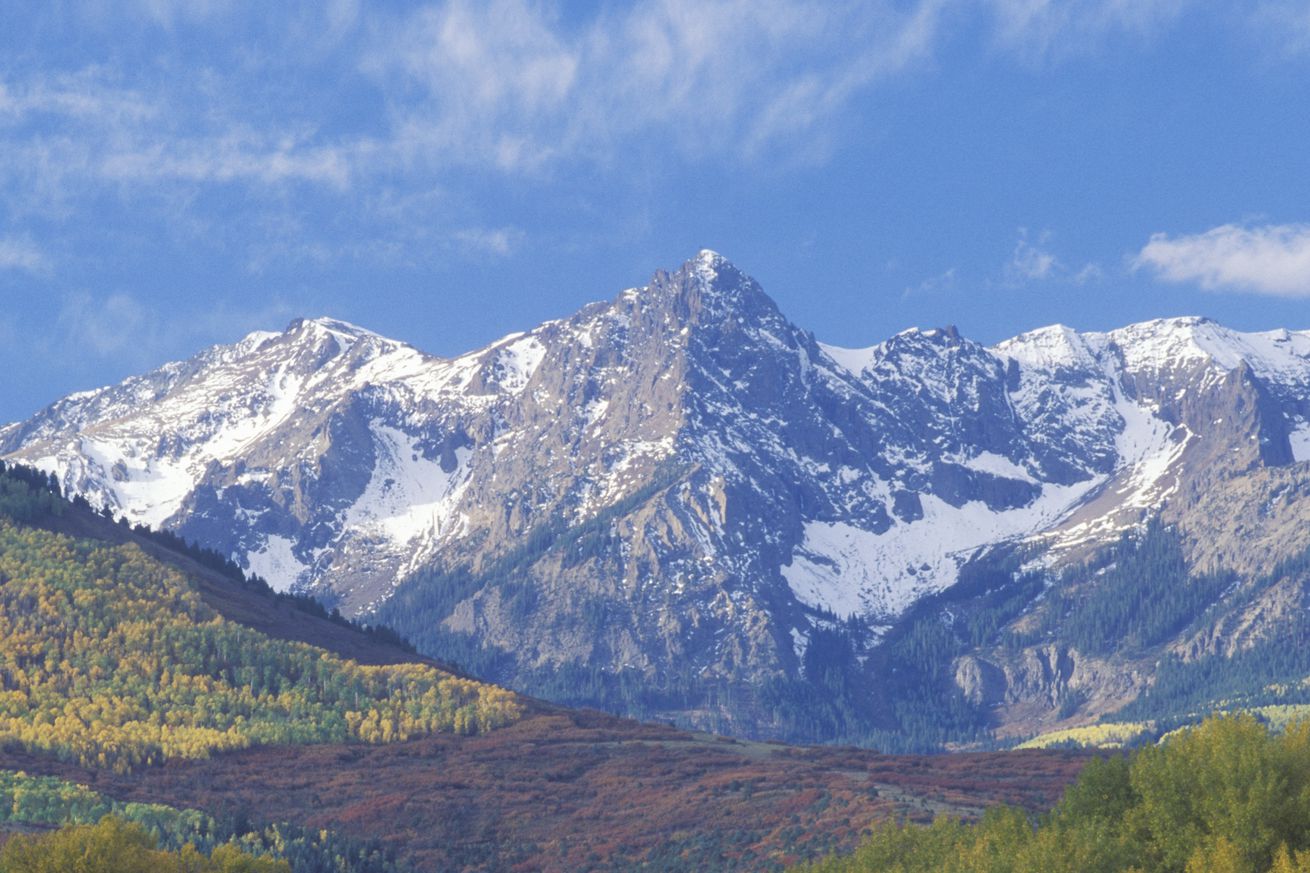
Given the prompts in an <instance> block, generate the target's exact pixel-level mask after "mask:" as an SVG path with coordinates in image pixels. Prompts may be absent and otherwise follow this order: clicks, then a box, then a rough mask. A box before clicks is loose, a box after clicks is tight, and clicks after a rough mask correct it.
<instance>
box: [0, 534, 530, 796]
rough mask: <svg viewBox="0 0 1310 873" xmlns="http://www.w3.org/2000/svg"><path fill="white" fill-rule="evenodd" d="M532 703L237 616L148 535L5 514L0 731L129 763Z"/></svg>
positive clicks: (469, 724)
mask: <svg viewBox="0 0 1310 873" xmlns="http://www.w3.org/2000/svg"><path fill="white" fill-rule="evenodd" d="M519 712H520V704H519V703H518V702H517V700H516V699H515V697H514V695H513V694H511V693H510V692H508V691H505V690H503V689H499V688H495V687H493V686H489V685H485V684H482V683H479V682H474V681H470V680H466V679H460V678H457V677H455V676H451V675H450V674H448V673H444V672H442V671H440V670H437V669H435V668H432V667H429V666H426V665H422V664H401V665H394V666H379V667H375V666H364V665H360V664H358V663H356V662H354V661H351V660H347V659H344V658H340V657H337V656H335V655H333V654H331V653H328V652H325V651H324V650H322V649H318V648H315V647H313V646H310V645H307V644H304V643H297V642H289V641H286V640H278V639H273V638H271V637H268V636H265V635H264V634H261V633H259V632H257V631H254V630H251V629H249V628H246V627H243V626H241V625H238V624H236V623H234V622H230V621H228V620H226V619H224V618H222V617H221V616H219V615H218V614H217V613H215V612H214V611H213V610H212V609H210V608H209V607H208V606H206V605H205V604H204V603H203V602H202V601H201V599H200V596H199V594H198V593H197V592H196V590H195V589H194V588H193V587H192V586H191V585H190V584H189V583H188V582H187V580H186V579H185V578H184V577H183V576H182V575H181V574H179V573H177V572H175V571H173V570H172V569H170V568H168V567H165V566H163V565H161V564H159V563H158V562H156V561H153V560H151V559H150V558H149V557H147V556H146V555H145V554H144V553H143V552H142V551H141V550H140V549H138V548H136V547H135V546H118V547H109V546H105V545H102V544H98V543H95V542H91V541H84V540H76V539H72V538H69V537H64V536H59V535H56V534H52V533H49V532H47V531H43V530H38V529H33V528H20V527H17V526H15V525H13V524H11V523H9V522H8V521H5V520H0V742H15V743H19V744H21V745H22V746H24V747H27V748H30V749H34V750H38V751H44V752H53V753H55V754H58V755H61V756H63V757H67V758H70V759H73V760H76V761H78V762H80V763H82V764H83V765H86V766H99V767H113V768H115V769H117V770H119V771H126V770H129V769H131V768H133V767H136V766H140V765H143V764H152V763H157V762H159V761H162V760H164V759H166V758H172V757H180V758H202V757H207V756H208V755H210V754H212V753H214V752H219V751H223V750H227V749H235V748H242V747H245V746H249V745H254V744H270V743H308V742H342V741H346V740H350V739H356V740H362V741H364V742H369V743H382V742H393V741H397V740H404V739H409V738H411V737H415V736H419V735H423V734H428V733H432V732H436V731H457V732H460V733H475V732H479V731H487V730H490V729H492V728H495V727H498V726H500V725H503V724H506V723H508V722H510V721H513V720H514V719H515V718H517V717H518V715H519Z"/></svg>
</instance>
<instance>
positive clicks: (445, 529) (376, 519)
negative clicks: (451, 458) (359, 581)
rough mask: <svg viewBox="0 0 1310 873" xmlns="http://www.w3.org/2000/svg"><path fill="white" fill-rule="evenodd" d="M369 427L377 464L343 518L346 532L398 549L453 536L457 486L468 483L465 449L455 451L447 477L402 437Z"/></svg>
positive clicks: (393, 430)
mask: <svg viewBox="0 0 1310 873" xmlns="http://www.w3.org/2000/svg"><path fill="white" fill-rule="evenodd" d="M369 427H370V429H371V430H372V432H373V446H374V451H375V453H376V455H377V462H376V463H375V464H374V467H373V474H372V476H371V477H370V478H369V482H368V486H367V487H366V488H365V489H364V493H363V494H361V495H360V497H359V499H358V500H356V501H355V502H354V503H353V504H352V505H351V507H350V509H349V510H348V511H347V513H346V518H345V527H346V529H348V530H354V531H357V532H359V533H362V534H364V535H376V536H377V537H378V538H380V539H381V540H382V541H384V542H389V543H392V544H394V545H396V546H408V545H409V544H411V543H413V542H414V540H416V539H419V538H424V539H437V538H440V537H443V536H445V535H448V534H450V533H452V532H453V529H454V528H455V527H457V526H458V518H457V516H456V514H455V511H454V510H455V506H456V504H457V503H458V501H459V496H460V490H461V488H460V486H461V485H464V484H466V483H467V481H468V463H467V462H468V458H469V455H470V454H471V452H470V451H469V449H467V448H462V447H461V448H459V449H457V450H456V451H455V458H456V463H455V466H454V468H453V469H452V470H450V471H449V472H447V471H446V470H443V469H442V467H441V464H440V463H439V462H438V461H436V460H430V459H428V458H425V457H424V456H423V450H422V449H421V448H420V447H419V445H418V444H417V441H416V440H415V439H414V438H413V437H411V436H409V435H408V434H406V433H405V432H403V431H401V430H398V429H396V428H394V427H391V426H390V425H387V424H384V423H382V422H380V421H377V420H374V421H372V422H370V424H369Z"/></svg>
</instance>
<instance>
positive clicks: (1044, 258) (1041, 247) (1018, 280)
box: [1002, 227, 1102, 286]
mask: <svg viewBox="0 0 1310 873" xmlns="http://www.w3.org/2000/svg"><path fill="white" fill-rule="evenodd" d="M1052 236H1053V234H1052V233H1051V231H1049V230H1043V231H1042V232H1040V233H1038V234H1037V235H1036V236H1035V237H1033V236H1031V235H1030V234H1029V233H1028V229H1027V228H1025V227H1021V228H1019V239H1018V241H1017V242H1016V243H1015V245H1014V251H1013V252H1012V253H1011V254H1010V260H1009V261H1007V262H1006V264H1005V268H1004V270H1003V271H1002V272H1003V274H1004V277H1005V284H1007V285H1012V286H1017V285H1023V284H1027V283H1029V282H1051V281H1060V282H1071V283H1073V284H1075V285H1082V284H1084V283H1086V282H1091V281H1094V280H1096V279H1099V278H1101V275H1102V273H1101V268H1100V267H1099V266H1098V265H1097V264H1093V263H1088V264H1084V265H1083V266H1082V267H1080V268H1078V269H1076V270H1075V269H1073V268H1072V267H1070V266H1069V265H1068V264H1066V263H1065V262H1064V261H1062V260H1060V258H1059V257H1058V256H1057V255H1056V254H1055V252H1053V251H1052V250H1051V248H1050V242H1051V237H1052Z"/></svg>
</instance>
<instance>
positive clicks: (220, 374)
mask: <svg viewBox="0 0 1310 873" xmlns="http://www.w3.org/2000/svg"><path fill="white" fill-rule="evenodd" d="M1307 419H1310V334H1306V333H1289V332H1286V331H1279V332H1273V333H1268V334H1240V333H1237V332H1234V331H1229V330H1227V329H1225V328H1223V327H1221V326H1219V325H1216V324H1213V323H1211V322H1208V321H1206V320H1203V319H1173V320H1164V321H1156V322H1148V323H1145V324H1141V325H1134V326H1131V327H1128V328H1124V329H1122V330H1118V331H1113V332H1110V333H1106V334H1080V333H1077V332H1075V331H1073V330H1070V329H1068V328H1063V327H1054V328H1046V329H1043V330H1039V331H1034V332H1032V333H1028V334H1024V335H1021V336H1018V337H1016V338H1014V339H1012V340H1009V341H1007V342H1004V343H1001V344H1000V345H998V346H996V347H994V348H986V347H984V346H982V345H980V344H978V343H974V342H971V341H970V340H968V339H966V338H964V337H961V336H960V335H959V334H958V333H957V332H956V331H955V330H954V329H950V328H947V329H937V330H910V331H906V332H904V333H901V334H898V335H897V336H895V337H892V338H891V339H889V340H887V341H886V342H883V343H881V344H879V345H876V346H873V347H870V348H867V349H861V350H850V349H840V348H835V347H831V346H825V345H823V344H820V343H818V342H816V340H815V339H814V337H813V336H811V335H810V334H809V333H808V332H806V331H804V330H802V329H800V328H798V327H796V326H794V325H792V324H791V323H790V322H789V321H788V320H787V319H786V318H785V317H784V316H783V315H782V314H781V313H780V312H779V311H778V309H777V307H776V306H775V304H774V303H773V301H772V300H770V299H769V297H768V296H767V295H766V294H765V293H764V292H763V290H762V289H761V288H760V287H759V286H758V285H757V284H756V283H755V282H754V281H753V280H751V279H750V278H749V277H747V276H745V275H743V274H742V273H741V272H740V271H738V270H737V269H736V268H735V267H734V266H733V265H732V264H730V263H729V262H727V261H726V260H724V259H723V258H721V257H720V256H718V255H715V254H714V253H711V252H702V253H701V254H700V255H698V256H697V257H696V258H695V259H693V260H692V261H689V262H688V263H687V264H684V265H683V266H682V267H681V268H680V269H679V270H677V271H676V272H674V273H671V274H670V273H664V272H660V273H657V274H656V276H655V277H654V279H653V280H652V282H651V283H650V284H649V285H648V286H646V287H643V288H639V289H631V290H628V291H625V292H623V293H621V294H620V295H618V296H617V297H616V298H614V299H613V300H611V301H608V302H603V303H597V304H593V305H591V306H588V307H586V308H584V309H583V310H581V311H580V312H578V313H577V314H576V315H574V316H572V317H571V318H568V319H565V320H560V321H554V322H549V323H547V324H544V325H542V326H540V327H538V328H536V329H535V330H532V331H530V332H528V333H525V334H518V335H513V336H510V337H506V338H505V339H503V340H500V341H499V342H497V343H494V344H492V345H491V346H488V347H487V348H485V349H482V350H479V351H476V352H472V353H470V354H467V355H464V356H462V357H459V358H455V359H440V358H435V357H431V356H428V355H425V354H423V353H422V352H420V351H418V350H416V349H414V348H412V347H410V346H407V345H405V344H403V343H398V342H394V341H391V340H388V339H385V338H383V337H380V336H377V335H375V334H372V333H369V332H368V331H366V330H363V329H361V328H357V327H354V326H352V325H347V324H343V323H341V322H336V321H331V320H327V319H318V320H302V321H297V322H294V323H292V325H291V326H290V327H288V328H287V330H286V331H284V332H282V333H257V334H252V335H251V336H249V337H247V338H246V339H244V340H242V341H241V342H239V343H237V344H235V345H232V346H226V347H218V348H214V349H211V350H209V351H206V352H204V353H202V354H200V355H198V356H197V357H195V358H193V359H192V360H190V361H187V362H184V363H178V364H170V365H167V366H165V367H163V368H161V369H159V370H157V371H155V372H154V373H150V374H148V375H145V376H142V377H138V378H134V379H130V380H128V381H126V382H124V383H122V384H121V385H118V386H113V387H109V388H104V389H100V390H98V391H93V392H87V393H84V394H79V395H73V396H70V397H68V398H66V399H64V400H62V401H60V402H58V403H56V404H54V405H53V406H51V407H49V408H48V409H46V410H45V411H43V412H42V413H40V414H39V415H37V416H35V417H34V418H33V419H31V420H29V421H27V422H23V423H20V424H14V425H10V426H8V427H5V428H2V429H0V455H2V456H4V457H6V458H12V459H17V460H21V461H25V462H28V463H33V464H35V465H37V466H40V467H43V468H45V469H48V470H51V471H54V472H56V473H57V474H58V475H59V477H60V479H61V480H62V481H63V482H65V483H66V484H67V485H68V486H69V487H71V488H72V489H74V490H76V491H78V492H80V493H82V494H84V495H85V496H87V497H88V499H90V500H91V502H92V503H93V504H95V505H99V504H107V505H108V506H110V507H111V508H112V509H113V510H114V511H115V512H116V513H121V514H123V515H125V516H126V517H127V518H128V519H129V520H131V521H140V522H145V523H148V524H151V525H156V526H165V527H169V528H172V529H174V530H176V531H178V532H179V533H181V534H182V535H184V536H187V537H189V538H193V539H196V540H199V541H200V542H202V543H204V544H206V545H209V546H212V547H215V548H217V549H219V550H221V551H224V552H226V553H230V554H232V555H234V556H235V557H236V559H237V560H238V561H239V562H241V563H242V564H243V565H245V566H248V567H249V568H251V569H252V570H253V571H255V572H257V573H259V574H260V575H262V576H264V577H266V578H267V579H269V580H270V581H271V582H272V583H274V584H275V585H277V586H279V587H288V586H296V587H299V588H302V589H305V590H310V591H314V592H317V593H320V594H322V595H325V596H329V597H331V598H334V599H336V600H338V601H339V602H340V603H341V604H342V606H343V610H344V611H346V612H348V613H352V614H367V613H369V612H370V611H371V610H373V609H375V608H377V607H378V606H379V605H380V604H382V603H384V602H386V601H387V600H388V598H390V597H391V596H392V595H393V593H394V592H395V591H396V590H397V586H403V585H405V584H406V580H408V579H410V578H411V577H413V576H414V575H415V574H416V573H417V572H419V571H420V570H424V569H427V570H431V569H432V568H437V569H440V570H449V571H454V570H461V571H463V572H466V573H467V574H468V575H469V576H470V577H471V578H473V579H475V580H476V578H477V577H478V574H479V573H483V572H490V571H491V570H492V569H493V568H495V567H496V566H498V562H500V561H502V560H503V559H506V557H507V556H512V555H519V556H520V557H521V556H523V555H527V556H528V558H527V563H526V564H522V565H521V566H520V568H519V570H518V571H517V572H519V573H520V574H521V576H522V580H521V581H522V582H523V584H525V585H527V586H529V587H530V588H531V590H532V592H533V595H532V596H531V597H530V598H527V599H526V600H524V599H522V598H520V599H519V600H513V599H512V598H510V597H509V595H508V594H507V592H506V590H505V589H504V588H503V587H497V586H493V585H486V586H478V585H474V586H472V587H471V588H470V590H468V591H467V592H464V593H463V594H462V595H461V596H460V597H458V598H457V602H455V603H454V604H453V605H451V606H450V608H449V609H447V610H444V611H443V612H441V614H434V615H432V616H431V617H430V618H431V621H432V622H434V623H439V624H440V625H441V626H442V627H443V628H445V629H446V630H447V631H449V632H451V633H457V634H467V635H469V636H470V637H472V638H473V639H475V640H476V641H477V643H478V644H479V645H481V646H483V647H487V648H491V649H496V650H500V651H504V652H506V653H509V654H511V655H512V657H513V658H514V659H515V660H516V662H517V663H520V664H521V665H523V666H524V667H538V666H547V667H549V666H552V665H559V664H564V663H580V664H586V665H589V666H593V667H600V668H602V669H608V670H618V669H621V668H622V669H636V670H638V671H646V672H649V673H652V674H657V673H661V672H663V671H676V672H680V673H695V674H698V675H704V676H707V677H715V678H728V679H733V680H740V681H753V680H756V679H759V678H763V677H768V676H773V675H796V673H797V672H798V670H800V663H801V656H802V654H803V652H804V649H805V646H806V645H807V641H808V639H809V638H810V636H811V634H812V632H813V630H814V628H815V627H818V626H823V625H825V623H830V622H831V619H832V618H833V617H834V616H841V617H844V616H849V615H858V616H861V617H863V618H865V619H867V620H868V621H869V622H870V623H872V624H873V625H889V624H891V623H892V622H894V621H895V620H896V618H897V616H899V615H901V614H902V613H903V612H904V611H905V610H906V609H907V608H908V607H909V606H910V605H912V604H913V603H915V602H916V601H918V600H919V599H920V598H921V597H923V596H924V595H926V594H929V593H932V592H936V591H940V590H942V589H944V588H947V587H949V586H951V585H952V584H953V583H954V582H955V580H956V578H957V573H958V570H959V567H960V566H961V564H962V563H963V562H964V561H966V560H968V559H969V558H970V557H971V556H973V555H974V554H976V553H977V552H978V551H979V550H983V549H987V548H990V547H994V546H996V545H997V544H1000V543H1007V542H1024V543H1027V544H1029V545H1030V546H1032V548H1034V549H1037V550H1039V551H1040V552H1041V553H1043V554H1045V555H1046V556H1047V557H1046V558H1045V560H1047V561H1050V562H1058V561H1060V560H1067V559H1068V558H1069V556H1076V555H1080V554H1085V553H1086V552H1087V550H1088V549H1090V548H1092V547H1093V546H1095V545H1096V544H1099V543H1104V542H1106V541H1108V540H1109V539H1111V538H1113V537H1115V536H1117V535H1118V534H1119V533H1120V532H1121V531H1122V530H1123V529H1124V528H1125V527H1127V526H1131V525H1134V524H1139V523H1140V522H1141V521H1142V520H1143V519H1144V518H1145V516H1146V515H1147V514H1149V513H1153V512H1157V511H1161V509H1162V508H1163V511H1164V512H1166V513H1172V514H1173V515H1172V516H1171V519H1172V520H1174V521H1178V522H1180V523H1182V524H1183V525H1184V526H1186V524H1187V523H1188V519H1189V517H1190V516H1191V514H1192V513H1194V512H1199V511H1202V510H1203V509H1204V510H1205V511H1209V510H1208V509H1205V507H1207V506H1209V504H1207V501H1208V500H1213V499H1215V498H1214V497H1213V495H1214V494H1216V493H1218V492H1221V491H1222V490H1223V489H1225V488H1226V489H1229V490H1230V491H1232V490H1234V489H1236V491H1235V492H1234V493H1237V492H1241V489H1242V488H1246V489H1247V490H1248V491H1251V489H1252V488H1254V491H1251V493H1250V494H1247V495H1246V498H1245V499H1246V500H1247V501H1248V503H1252V504H1256V503H1259V501H1260V500H1262V499H1264V498H1265V497H1266V496H1267V493H1268V491H1269V489H1273V488H1282V489H1283V491H1281V492H1279V493H1282V494H1284V495H1286V494H1292V493H1300V492H1299V491H1297V490H1296V489H1295V488H1293V487H1292V485H1291V484H1289V482H1286V481H1283V480H1280V479H1278V478H1277V476H1274V478H1272V479H1269V483H1268V486H1267V487H1266V486H1264V485H1261V486H1260V487H1258V488H1255V486H1251V485H1250V484H1249V483H1250V482H1251V481H1253V479H1252V477H1259V476H1268V475H1270V471H1285V470H1300V469H1301V468H1302V465H1301V463H1300V462H1301V461H1304V460H1306V459H1310V423H1307ZM1262 481H1263V480H1262ZM1234 483H1239V484H1234ZM1240 483H1246V484H1245V485H1240ZM1242 493H1245V492H1242ZM1307 505H1310V504H1307ZM1280 506H1281V504H1280ZM1288 506H1291V508H1287V507H1283V508H1281V509H1275V510H1270V511H1275V512H1279V513H1282V514H1281V515H1280V516H1279V518H1280V519H1281V521H1280V525H1281V527H1280V530H1283V531H1285V532H1286V531H1290V530H1292V529H1293V527H1294V525H1295V523H1297V522H1299V521H1300V520H1302V519H1303V517H1304V512H1305V510H1303V509H1302V508H1301V507H1302V503H1301V502H1294V505H1293V504H1290V503H1289V504H1288ZM1207 523H1209V524H1211V525H1212V526H1213V525H1214V524H1216V523H1217V522H1214V520H1213V519H1210V520H1209V521H1208V522H1207ZM588 524H591V525H593V526H596V528H597V531H598V533H597V535H596V536H594V537H592V539H591V540H588V542H589V543H591V545H590V546H589V547H588V548H587V549H585V550H579V549H572V550H569V549H563V548H555V549H551V548H544V547H542V548H539V547H538V546H540V545H541V544H542V543H545V542H549V541H551V539H552V538H558V537H559V535H560V534H561V533H562V532H565V531H568V530H570V529H577V528H578V527H579V526H585V525H588ZM1217 541H1222V537H1217V536H1216V535H1215V534H1214V532H1213V531H1211V533H1210V535H1208V536H1207V538H1206V539H1205V543H1204V544H1203V543H1201V542H1200V541H1199V540H1197V541H1196V542H1194V543H1193V548H1194V549H1197V550H1198V554H1200V553H1201V552H1203V551H1204V550H1205V548H1209V547H1210V545H1211V544H1213V543H1215V542H1217ZM1294 541H1295V542H1301V545H1302V546H1304V542H1303V541H1301V540H1298V539H1297V536H1296V535H1294V534H1292V533H1287V534H1286V536H1284V538H1283V539H1282V540H1280V541H1279V542H1280V543H1282V544H1283V547H1284V548H1291V545H1290V543H1292V542H1294ZM1211 557H1212V558H1213V560H1222V558H1221V557H1215V556H1211ZM525 604H526V605H525ZM598 615H601V616H603V620H597V618H596V617H597V616H598ZM1198 645H1200V643H1198ZM1033 657H1034V658H1038V660H1039V661H1040V660H1041V658H1044V657H1046V655H1042V654H1040V653H1034V654H1033ZM1048 660H1049V659H1048ZM1056 660H1057V661H1058V658H1057V659H1056ZM1036 663H1037V662H1034V664H1036ZM1043 663H1044V662H1043ZM1040 672H1041V671H1040V670H1038V669H1037V666H1034V665H1033V664H1029V665H1028V666H1027V667H1025V666H1024V665H1023V664H1022V663H1017V664H1012V665H1008V666H1006V665H998V664H989V663H986V662H983V661H969V662H961V665H960V666H959V667H958V669H957V671H956V677H955V678H956V681H957V683H958V684H959V685H960V686H961V687H963V688H965V689H966V690H967V693H968V695H969V696H971V697H973V698H976V699H977V700H978V701H983V700H988V701H993V702H995V701H998V700H999V701H1006V700H1008V701H1010V702H1016V701H1020V700H1022V699H1028V698H1026V697H1025V692H1024V691H1023V689H1024V688H1027V687H1029V686H1031V689H1030V690H1032V694H1031V695H1029V697H1041V696H1042V695H1045V696H1046V697H1050V687H1049V686H1050V683H1049V682H1047V683H1046V684H1045V685H1043V683H1042V682H1040V681H1037V680H1036V679H1033V678H1032V677H1035V676H1038V675H1039V674H1040ZM1079 675H1081V674H1079ZM1025 677H1028V678H1025ZM1062 681H1063V680H1062ZM1089 681H1090V680H1089ZM1057 684H1058V683H1057ZM1007 689H1008V690H1007ZM998 695H999V696H998Z"/></svg>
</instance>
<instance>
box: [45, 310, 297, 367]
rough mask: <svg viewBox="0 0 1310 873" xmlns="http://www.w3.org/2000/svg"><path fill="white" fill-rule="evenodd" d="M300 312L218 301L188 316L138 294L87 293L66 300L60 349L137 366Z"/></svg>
mask: <svg viewBox="0 0 1310 873" xmlns="http://www.w3.org/2000/svg"><path fill="white" fill-rule="evenodd" d="M297 314H303V313H299V312H297V311H296V310H295V308H294V307H292V306H290V305H289V304H288V303H286V302H285V301H283V300H277V299H275V300H270V301H269V302H268V303H266V304H265V305H264V306H262V307H257V308H255V309H253V310H251V309H248V308H244V307H233V306H230V305H228V304H225V303H223V302H217V303H215V304H213V305H212V306H210V307H209V308H208V309H207V310H206V311H205V312H203V313H197V314H194V315H192V316H191V317H188V318H185V319H179V318H177V317H175V315H173V314H171V313H169V312H167V311H163V310H161V309H159V308H157V307H156V306H153V305H151V304H150V303H148V302H146V301H144V300H142V299H141V298H140V297H138V296H137V295H134V294H130V293H125V292H118V293H113V294H107V295H100V294H89V293H85V292H81V293H75V294H69V295H67V296H65V297H64V299H63V300H62V302H61V304H60V307H59V312H58V315H57V317H56V326H57V331H56V336H57V342H58V344H59V346H60V348H59V351H60V353H61V354H64V355H67V356H68V357H69V358H70V359H71V360H85V359H87V358H88V357H90V358H100V359H113V360H116V361H118V362H120V363H126V364H128V365H130V366H132V367H134V368H142V367H147V366H154V365H156V364H158V363H159V361H161V360H164V359H167V358H169V357H182V356H189V355H192V354H194V353H195V350H196V348H197V347H198V346H203V345H207V344H211V343H215V342H231V341H232V340H233V338H235V337H238V336H242V335H244V334H246V333H249V332H250V331H252V330H259V329H267V328H269V327H272V326H277V325H278V324H279V323H283V322H286V321H288V320H289V319H290V318H291V317H292V316H294V315H297Z"/></svg>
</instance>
